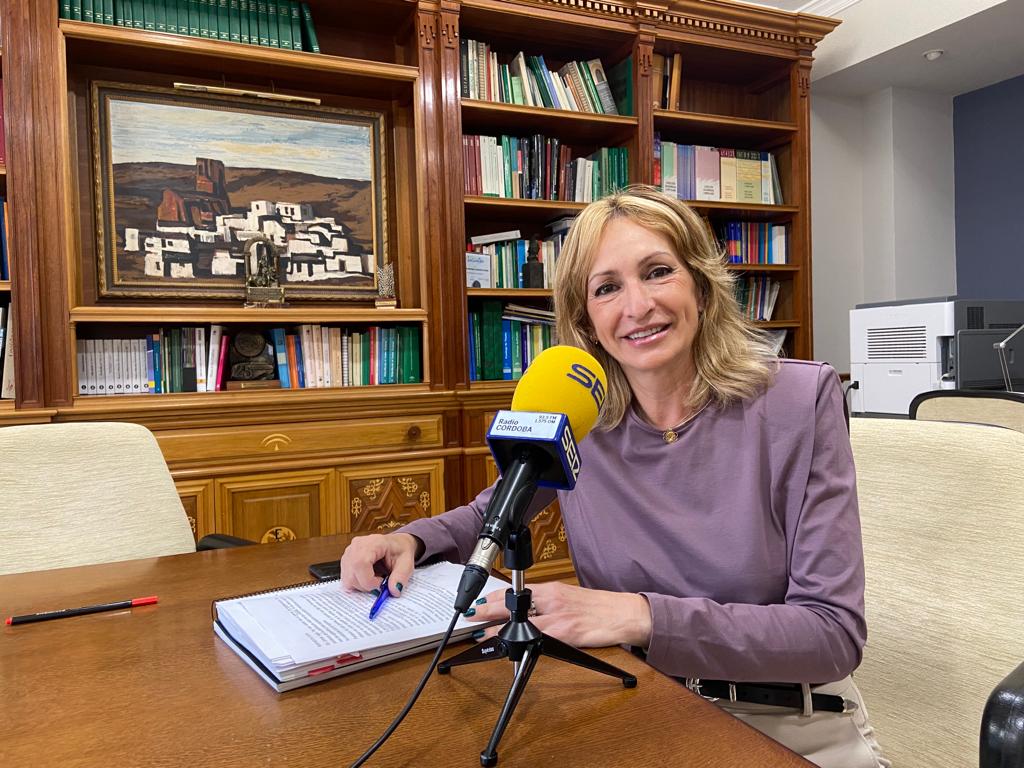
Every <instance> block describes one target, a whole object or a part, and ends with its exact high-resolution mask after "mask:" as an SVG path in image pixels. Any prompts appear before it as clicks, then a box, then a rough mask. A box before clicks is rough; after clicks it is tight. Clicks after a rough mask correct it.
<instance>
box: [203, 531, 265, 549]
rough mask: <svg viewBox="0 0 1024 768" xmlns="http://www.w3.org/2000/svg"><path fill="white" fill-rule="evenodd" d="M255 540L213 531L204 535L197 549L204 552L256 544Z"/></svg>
mask: <svg viewBox="0 0 1024 768" xmlns="http://www.w3.org/2000/svg"><path fill="white" fill-rule="evenodd" d="M255 543H256V542H255V541H249V539H240V538H238V537H237V536H228V535H227V534H226V533H211V534H210V535H208V536H203V538H201V539H200V540H199V543H198V544H196V551H197V552H203V551H205V550H208V549H227V548H228V547H247V546H249V545H250V544H255Z"/></svg>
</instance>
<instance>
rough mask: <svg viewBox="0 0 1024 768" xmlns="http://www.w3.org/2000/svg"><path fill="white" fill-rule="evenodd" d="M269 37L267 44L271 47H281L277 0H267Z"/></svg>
mask: <svg viewBox="0 0 1024 768" xmlns="http://www.w3.org/2000/svg"><path fill="white" fill-rule="evenodd" d="M267 37H268V42H267V45H269V46H270V47H271V48H280V47H281V41H280V39H279V38H278V36H277V0H267Z"/></svg>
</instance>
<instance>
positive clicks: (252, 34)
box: [249, 0, 260, 45]
mask: <svg viewBox="0 0 1024 768" xmlns="http://www.w3.org/2000/svg"><path fill="white" fill-rule="evenodd" d="M249 43H250V45H259V44H260V13H259V8H258V3H257V2H256V0H249Z"/></svg>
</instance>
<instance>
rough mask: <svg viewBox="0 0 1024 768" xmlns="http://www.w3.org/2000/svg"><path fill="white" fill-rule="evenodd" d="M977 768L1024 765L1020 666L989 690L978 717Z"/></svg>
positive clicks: (1023, 694) (1023, 680)
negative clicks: (979, 737) (978, 755)
mask: <svg viewBox="0 0 1024 768" xmlns="http://www.w3.org/2000/svg"><path fill="white" fill-rule="evenodd" d="M980 749H981V752H980V757H979V761H978V764H979V765H980V767H981V768H1021V767H1022V766H1024V664H1021V665H1020V666H1019V667H1017V668H1016V669H1015V670H1013V672H1011V673H1010V674H1009V675H1007V676H1006V677H1005V678H1004V679H1003V681H1002V682H1001V683H999V685H997V686H996V687H995V689H993V691H992V693H991V694H990V695H989V697H988V701H987V702H986V703H985V712H984V714H983V715H982V717H981V740H980Z"/></svg>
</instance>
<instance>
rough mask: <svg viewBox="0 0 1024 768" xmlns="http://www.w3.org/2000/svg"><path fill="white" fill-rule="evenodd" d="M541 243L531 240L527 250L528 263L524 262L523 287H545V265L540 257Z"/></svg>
mask: <svg viewBox="0 0 1024 768" xmlns="http://www.w3.org/2000/svg"><path fill="white" fill-rule="evenodd" d="M539 251H540V243H538V242H537V241H536V240H531V241H530V245H529V248H528V250H527V256H526V263H525V264H523V288H543V287H544V265H543V264H542V263H541V262H540V260H539V259H538V256H537V254H538V252H539Z"/></svg>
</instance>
